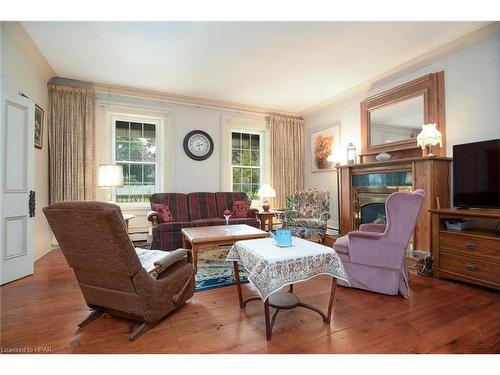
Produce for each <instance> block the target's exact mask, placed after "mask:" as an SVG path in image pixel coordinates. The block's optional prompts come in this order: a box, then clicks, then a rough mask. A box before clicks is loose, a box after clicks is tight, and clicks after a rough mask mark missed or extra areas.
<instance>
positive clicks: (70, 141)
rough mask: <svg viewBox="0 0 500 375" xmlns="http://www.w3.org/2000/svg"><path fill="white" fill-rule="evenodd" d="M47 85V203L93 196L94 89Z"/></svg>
mask: <svg viewBox="0 0 500 375" xmlns="http://www.w3.org/2000/svg"><path fill="white" fill-rule="evenodd" d="M48 87H49V111H48V132H49V136H48V144H49V187H50V202H51V203H54V202H60V201H69V200H93V199H95V160H94V106H95V94H94V91H93V90H90V89H85V88H78V87H70V86H62V85H55V84H52V83H50V84H49V85H48Z"/></svg>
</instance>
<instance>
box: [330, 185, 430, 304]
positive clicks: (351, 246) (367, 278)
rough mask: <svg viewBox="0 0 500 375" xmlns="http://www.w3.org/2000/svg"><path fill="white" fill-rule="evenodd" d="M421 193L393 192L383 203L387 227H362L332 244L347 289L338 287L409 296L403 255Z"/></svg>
mask: <svg viewBox="0 0 500 375" xmlns="http://www.w3.org/2000/svg"><path fill="white" fill-rule="evenodd" d="M423 200H424V191H423V190H421V189H418V190H415V191H414V192H412V193H409V192H408V193H407V192H397V193H393V194H391V195H390V196H389V197H388V198H387V200H386V206H385V211H386V216H387V224H386V225H384V224H363V225H361V226H360V228H359V231H355V232H349V233H348V234H347V235H345V236H342V237H339V238H338V239H337V241H335V245H334V246H333V248H334V249H335V251H336V252H337V253H338V255H339V257H340V259H341V260H342V264H343V265H344V268H345V271H346V273H347V277H348V278H349V281H350V285H348V284H347V283H345V282H342V281H341V280H339V281H338V283H339V285H342V286H351V287H354V288H359V289H366V290H370V291H373V292H378V293H384V294H390V295H396V294H398V293H401V295H403V296H404V297H405V298H406V297H408V296H409V295H410V286H409V284H408V269H407V267H406V262H405V255H406V249H407V248H408V243H409V242H410V238H411V235H412V233H413V230H414V229H415V224H416V222H417V217H418V213H419V211H420V207H421V206H422V202H423Z"/></svg>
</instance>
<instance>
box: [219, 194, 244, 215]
mask: <svg viewBox="0 0 500 375" xmlns="http://www.w3.org/2000/svg"><path fill="white" fill-rule="evenodd" d="M215 199H216V201H217V216H216V217H223V216H224V210H226V209H227V210H230V211H231V210H232V209H233V202H235V201H247V200H248V196H247V194H246V193H244V192H241V191H226V192H217V193H215Z"/></svg>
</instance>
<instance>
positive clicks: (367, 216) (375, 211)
mask: <svg viewBox="0 0 500 375" xmlns="http://www.w3.org/2000/svg"><path fill="white" fill-rule="evenodd" d="M410 188H411V186H386V187H371V186H359V187H353V192H354V199H353V201H354V204H353V209H354V215H353V220H354V222H353V226H354V228H355V229H356V230H357V229H359V226H360V225H361V224H368V223H374V224H385V223H386V217H385V201H386V199H387V197H388V196H389V195H391V194H392V193H394V192H397V191H409V190H410Z"/></svg>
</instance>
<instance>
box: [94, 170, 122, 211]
mask: <svg viewBox="0 0 500 375" xmlns="http://www.w3.org/2000/svg"><path fill="white" fill-rule="evenodd" d="M97 186H99V187H100V188H109V193H110V199H109V202H110V203H115V202H113V188H117V187H122V186H123V167H122V166H121V165H119V164H101V165H99V172H98V176H97Z"/></svg>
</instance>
